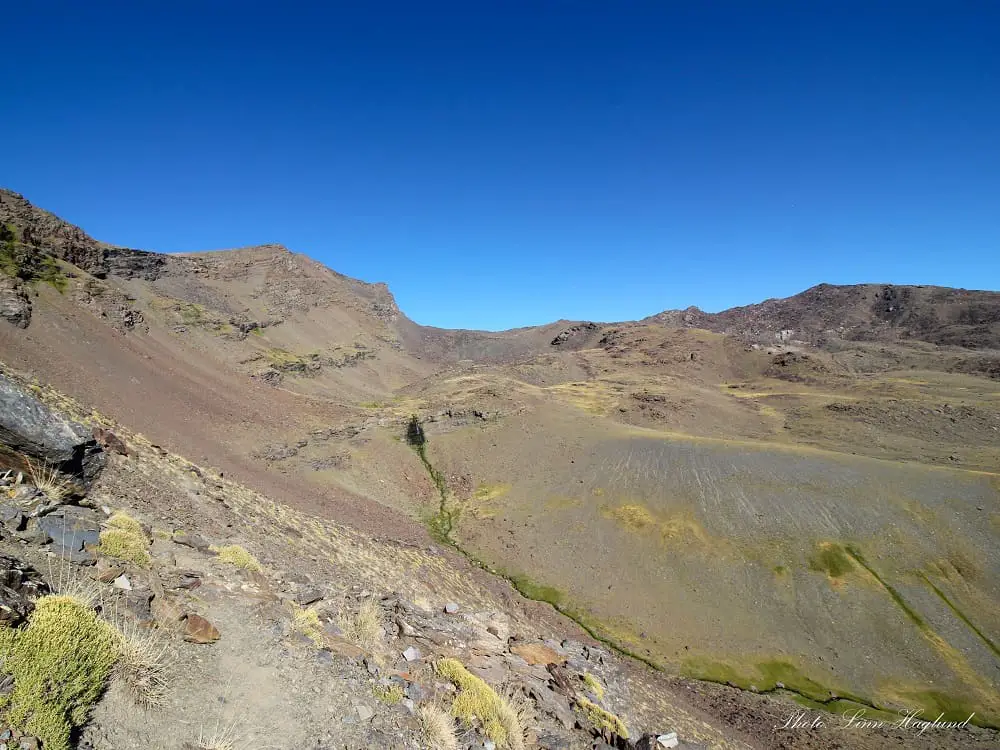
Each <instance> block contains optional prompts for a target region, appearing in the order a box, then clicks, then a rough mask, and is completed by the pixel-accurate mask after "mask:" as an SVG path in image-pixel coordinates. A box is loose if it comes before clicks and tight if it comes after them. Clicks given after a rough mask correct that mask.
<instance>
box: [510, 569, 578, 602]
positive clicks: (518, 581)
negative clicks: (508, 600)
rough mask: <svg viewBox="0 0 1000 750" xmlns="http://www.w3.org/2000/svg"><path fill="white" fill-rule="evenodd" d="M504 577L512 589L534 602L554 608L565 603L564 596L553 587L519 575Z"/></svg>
mask: <svg viewBox="0 0 1000 750" xmlns="http://www.w3.org/2000/svg"><path fill="white" fill-rule="evenodd" d="M504 575H505V577H506V578H507V579H508V580H510V582H511V583H512V584H514V588H516V589H517V590H518V591H519V592H520V593H521V595H522V596H524V597H526V598H528V599H534V600H535V601H536V602H548V603H549V604H551V605H552V606H553V607H556V608H559V607H561V606H562V605H563V603H564V602H565V601H566V595H565V594H564V593H563V592H562V591H560V590H559V589H557V588H555V587H554V586H545V585H543V584H541V583H536V582H535V581H533V580H531V579H530V578H528V576H526V575H523V574H520V573H504Z"/></svg>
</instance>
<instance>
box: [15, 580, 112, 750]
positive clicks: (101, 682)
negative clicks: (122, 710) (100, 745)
mask: <svg viewBox="0 0 1000 750" xmlns="http://www.w3.org/2000/svg"><path fill="white" fill-rule="evenodd" d="M117 639H118V635H117V633H116V631H115V630H114V628H113V627H112V626H110V625H109V624H108V623H106V622H104V621H103V620H100V619H98V617H97V614H96V613H95V612H94V611H93V610H92V609H90V608H89V607H87V606H86V605H85V604H84V603H82V602H80V601H78V600H77V599H75V598H73V597H70V596H46V597H42V598H41V599H39V600H38V602H37V603H36V605H35V611H34V612H33V613H32V615H31V619H30V620H29V622H28V626H27V627H26V628H24V629H23V630H14V629H9V628H5V629H3V630H2V634H0V656H2V658H3V671H4V672H7V673H8V674H10V675H11V676H13V678H14V690H13V692H11V694H10V695H9V696H4V697H3V698H2V699H0V700H2V701H3V704H4V705H5V706H6V707H7V709H8V711H9V712H8V715H7V721H8V722H10V723H11V724H12V725H14V726H15V727H17V728H18V729H20V730H22V731H24V732H26V733H28V734H32V735H35V736H36V737H38V738H39V739H41V740H42V743H43V745H44V746H45V748H46V750H69V748H70V733H71V732H72V729H73V727H78V726H81V725H83V724H84V723H85V722H86V721H87V717H88V715H89V713H90V709H91V707H92V706H93V705H94V703H96V702H97V700H98V698H100V696H101V692H102V691H103V690H104V686H105V683H106V682H107V679H108V674H109V673H110V671H111V667H112V666H113V665H114V663H115V660H116V659H117V657H118V652H117Z"/></svg>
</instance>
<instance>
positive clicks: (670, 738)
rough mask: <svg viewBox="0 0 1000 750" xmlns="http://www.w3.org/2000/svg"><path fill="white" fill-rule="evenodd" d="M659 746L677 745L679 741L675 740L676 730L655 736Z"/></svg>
mask: <svg viewBox="0 0 1000 750" xmlns="http://www.w3.org/2000/svg"><path fill="white" fill-rule="evenodd" d="M656 744H657V745H658V746H659V747H677V745H679V744H680V743H679V742H678V740H677V732H667V733H666V734H661V735H660V736H659V737H657V738H656Z"/></svg>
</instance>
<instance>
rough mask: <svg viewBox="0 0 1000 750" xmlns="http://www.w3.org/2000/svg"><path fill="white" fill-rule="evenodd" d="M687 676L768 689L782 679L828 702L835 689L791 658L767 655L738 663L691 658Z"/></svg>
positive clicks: (685, 666)
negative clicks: (808, 672)
mask: <svg viewBox="0 0 1000 750" xmlns="http://www.w3.org/2000/svg"><path fill="white" fill-rule="evenodd" d="M683 672H684V674H685V675H686V676H688V677H693V678H695V679H697V680H706V681H708V682H718V683H721V684H726V685H735V686H736V687H738V688H741V689H743V690H751V689H753V690H756V691H758V692H767V691H770V690H774V689H776V688H777V687H778V684H779V683H780V684H781V685H783V686H784V687H785V688H786V689H788V690H791V691H793V692H796V693H799V694H800V695H803V696H805V697H807V698H810V699H812V700H814V701H822V702H828V701H829V700H830V696H831V694H832V693H833V692H837V693H838V694H840V691H831V690H830V688H828V687H825V686H824V685H821V684H820V683H819V682H817V681H815V680H813V679H811V678H810V677H807V676H806V675H805V674H803V673H802V671H801V670H800V669H799V668H798V667H797V666H796V665H794V664H793V663H792V662H790V661H787V660H785V659H768V660H763V661H759V662H756V663H754V664H748V665H736V664H731V663H727V662H723V661H716V660H712V659H706V658H693V659H688V660H687V661H685V662H684V664H683Z"/></svg>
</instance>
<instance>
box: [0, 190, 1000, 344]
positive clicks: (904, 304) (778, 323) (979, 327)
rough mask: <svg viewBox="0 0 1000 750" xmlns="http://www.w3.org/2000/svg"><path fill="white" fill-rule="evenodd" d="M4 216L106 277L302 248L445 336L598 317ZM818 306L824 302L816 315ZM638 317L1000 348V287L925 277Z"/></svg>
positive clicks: (13, 196) (11, 204)
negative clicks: (442, 315) (394, 286)
mask: <svg viewBox="0 0 1000 750" xmlns="http://www.w3.org/2000/svg"><path fill="white" fill-rule="evenodd" d="M0 223H9V224H11V225H13V226H14V227H16V228H17V229H18V230H19V231H20V232H21V233H22V238H23V239H24V241H25V243H26V244H33V245H36V246H42V245H44V246H45V247H46V248H48V249H49V250H51V251H53V252H54V254H55V255H56V256H57V257H59V258H61V259H62V260H66V261H67V262H70V263H73V264H74V265H77V266H78V267H80V268H82V269H83V270H85V271H87V272H88V273H91V274H92V275H94V276H95V277H97V278H105V277H107V276H108V275H112V276H117V277H121V278H132V277H134V276H143V277H144V278H147V280H154V278H155V277H156V276H157V275H158V274H159V273H162V272H163V267H164V266H165V265H167V264H168V263H169V262H170V260H169V259H172V258H173V259H193V260H198V259H207V258H212V257H213V256H215V257H218V256H225V255H229V256H230V257H232V258H241V257H244V256H245V257H248V258H252V259H257V260H263V259H268V258H272V259H279V258H288V257H289V256H292V257H295V258H300V259H302V261H301V262H308V263H313V264H316V265H317V266H318V267H321V268H323V269H325V270H326V271H328V272H330V273H332V274H335V275H336V276H338V277H340V278H342V279H345V280H346V279H350V281H351V282H353V283H355V284H358V285H367V286H370V287H372V288H375V289H378V290H379V296H380V297H381V303H382V304H383V305H384V306H385V307H386V309H388V310H390V311H391V312H390V313H389V314H392V315H401V316H402V318H403V320H404V324H405V325H406V326H407V327H408V328H409V329H410V333H411V338H412V337H413V334H414V333H417V332H419V335H417V336H416V338H417V339H421V338H429V339H430V340H431V341H434V342H435V344H436V345H439V346H440V344H441V342H442V340H447V339H451V340H453V341H458V340H461V339H463V338H465V339H468V338H469V337H476V336H478V337H487V338H500V339H502V338H511V337H516V336H517V335H519V334H525V333H527V332H529V331H543V330H544V331H546V332H548V331H551V330H552V329H554V328H556V327H559V326H560V325H562V326H563V327H564V328H570V327H572V326H574V325H580V324H583V323H591V322H592V321H574V320H566V319H561V320H557V321H552V322H550V323H545V324H540V325H534V326H519V327H516V328H511V329H505V330H502V331H482V330H476V329H448V328H441V327H438V326H430V325H421V324H418V323H416V322H414V321H412V320H410V319H409V318H408V317H406V315H405V313H403V312H402V311H400V310H399V307H398V305H397V304H396V301H395V298H394V295H393V294H392V292H391V290H390V289H389V288H388V285H386V284H385V283H384V282H367V281H363V280H361V279H353V278H351V277H348V276H345V275H344V274H341V273H340V272H338V271H337V270H336V269H333V268H330V267H329V266H327V265H326V264H324V263H323V262H322V261H318V260H315V259H313V258H311V257H310V256H308V255H305V254H302V253H297V252H295V251H293V250H291V249H289V248H287V247H286V246H284V245H283V244H281V243H262V244H260V245H249V246H245V247H240V248H228V249H217V250H197V251H183V252H171V253H159V252H154V251H146V250H139V249H135V248H127V247H123V246H119V245H112V244H109V243H106V242H102V241H98V240H96V239H94V238H92V237H91V236H90V235H88V234H87V233H86V232H85V231H83V230H82V229H80V228H79V227H77V226H75V225H73V224H70V223H69V222H66V221H64V220H63V219H61V218H59V217H58V216H56V215H55V214H52V213H50V212H48V211H45V210H44V209H40V208H38V207H36V206H35V205H34V204H32V203H31V202H30V201H28V200H27V199H26V198H25V197H24V196H23V195H21V194H19V193H15V192H14V191H11V190H8V189H0ZM150 276H152V277H153V278H149V277H150ZM865 302H868V303H870V305H868V306H867V307H868V308H869V309H865V307H866V306H865V305H864V304H863V303H865ZM957 305H963V306H964V314H965V315H966V319H956V318H958V317H959V313H958V312H956V311H955V310H954V308H955V307H956V306H957ZM810 308H811V309H812V310H813V311H817V310H818V311H819V312H817V313H816V314H813V315H809V314H808V313H809V310H810ZM914 308H915V309H914ZM628 322H637V323H659V324H664V325H669V326H677V327H698V328H705V329H707V330H711V331H715V332H720V333H727V334H730V335H736V336H739V337H741V338H743V339H745V340H747V341H748V342H751V343H775V342H781V341H782V340H789V339H790V338H795V340H798V341H801V342H804V343H808V344H812V345H822V344H823V342H824V341H825V340H826V339H828V338H830V337H831V336H833V337H837V336H839V337H845V338H848V339H850V340H861V341H864V340H880V339H915V340H919V341H926V342H928V343H935V344H942V345H954V346H960V347H964V348H976V349H1000V292H996V291H991V290H970V289H960V288H952V287H941V286H935V285H925V284H921V285H901V284H892V283H873V282H865V283H859V284H844V285H835V284H828V283H819V284H816V285H814V286H812V287H809V288H807V289H805V290H803V291H802V292H799V293H797V294H794V295H791V296H789V297H771V298H767V299H764V300H762V301H760V302H756V303H751V304H747V305H739V306H735V307H731V308H727V309H725V310H722V311H719V312H717V313H708V312H705V311H703V310H701V309H700V308H698V307H697V306H693V305H692V306H688V307H687V308H684V309H668V310H663V311H661V312H659V313H656V314H654V315H650V316H647V317H646V318H642V319H640V320H638V321H609V322H602V323H597V325H602V326H613V325H621V324H623V323H628ZM782 332H785V333H782ZM486 349H487V350H488V349H489V347H486ZM464 353H466V354H468V353H470V352H464ZM473 353H474V352H473ZM459 358H460V359H461V358H468V357H459ZM471 358H475V357H471Z"/></svg>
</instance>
